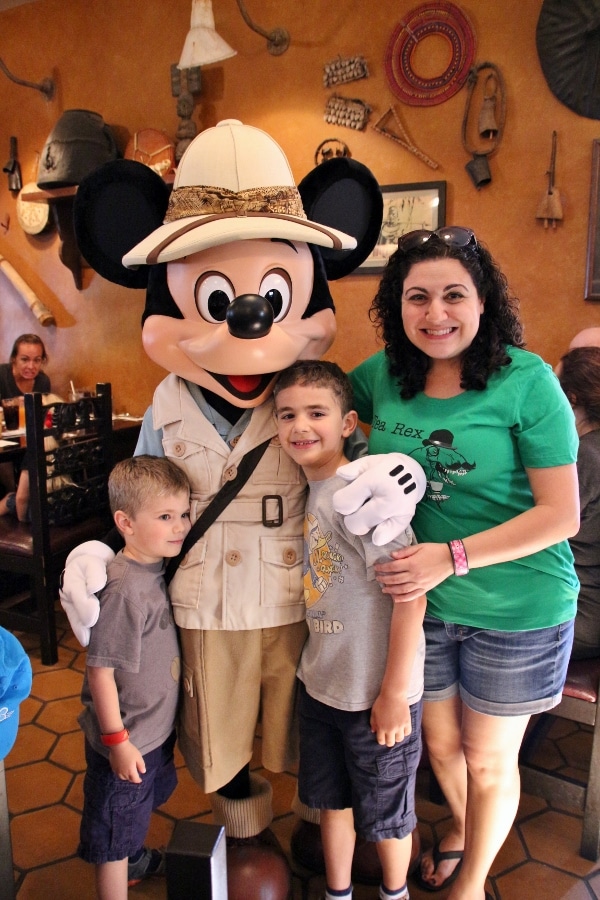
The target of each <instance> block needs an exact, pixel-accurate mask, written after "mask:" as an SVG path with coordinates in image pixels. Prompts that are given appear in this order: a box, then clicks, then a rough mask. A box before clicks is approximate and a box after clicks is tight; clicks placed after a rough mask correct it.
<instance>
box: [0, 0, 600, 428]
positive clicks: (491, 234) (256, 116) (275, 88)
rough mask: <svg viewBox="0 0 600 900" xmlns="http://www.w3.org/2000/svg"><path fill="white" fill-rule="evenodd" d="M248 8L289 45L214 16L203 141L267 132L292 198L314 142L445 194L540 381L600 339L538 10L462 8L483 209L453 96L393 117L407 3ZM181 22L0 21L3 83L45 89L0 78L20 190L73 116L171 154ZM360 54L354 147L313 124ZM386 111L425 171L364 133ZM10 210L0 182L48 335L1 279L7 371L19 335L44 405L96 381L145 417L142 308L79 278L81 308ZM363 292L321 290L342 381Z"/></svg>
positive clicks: (257, 0)
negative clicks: (217, 47)
mask: <svg viewBox="0 0 600 900" xmlns="http://www.w3.org/2000/svg"><path fill="white" fill-rule="evenodd" d="M246 5H247V8H248V11H249V13H250V15H251V16H253V18H254V19H255V21H256V22H257V23H258V24H259V25H260V26H261V27H262V28H265V29H268V28H272V27H274V26H276V25H280V26H284V27H286V28H287V29H288V30H289V32H290V34H291V37H292V41H291V46H290V48H289V50H288V51H287V52H286V53H285V54H284V55H282V56H279V57H275V56H271V55H270V54H269V53H268V52H267V49H266V42H265V40H264V39H263V38H262V37H260V36H259V35H257V34H255V33H254V32H252V31H251V30H250V29H249V28H248V27H247V26H246V24H245V23H244V21H243V20H242V17H241V15H240V12H239V10H238V7H237V4H236V2H235V0H213V8H214V14H215V21H216V27H217V30H218V31H219V33H220V34H221V35H222V36H223V37H224V38H225V39H226V40H227V41H228V42H229V43H230V44H231V45H232V46H233V47H235V48H236V49H237V51H238V55H237V56H235V57H233V58H232V59H229V60H227V61H225V62H223V63H220V64H217V65H215V66H212V67H207V68H205V69H204V70H203V72H202V77H203V89H202V93H201V94H200V95H199V96H198V97H197V102H196V107H195V112H194V121H195V122H196V124H197V126H198V128H199V129H201V128H204V127H207V126H210V125H213V124H215V123H216V122H217V121H219V120H220V119H222V118H226V117H235V118H239V119H242V120H243V121H245V122H248V123H249V124H253V125H257V126H259V127H262V128H264V129H265V130H266V131H268V132H270V133H271V134H272V135H273V136H274V137H275V138H276V139H277V140H278V141H279V143H280V144H281V145H282V146H283V148H284V150H285V152H286V153H287V155H288V158H289V160H290V163H291V166H292V169H293V171H294V173H295V175H296V176H297V178H298V180H299V179H300V178H302V177H303V175H305V174H306V173H307V172H308V171H309V170H310V169H311V168H312V167H313V165H314V153H315V150H316V147H317V146H318V144H319V143H320V142H321V141H322V140H323V139H325V138H328V137H337V138H340V139H341V140H343V141H345V142H346V143H347V144H348V145H349V147H350V150H351V152H352V155H353V157H354V158H356V159H358V160H360V161H362V162H364V163H365V164H366V165H368V166H369V167H370V168H371V169H372V170H373V172H374V173H375V175H376V177H377V178H378V180H379V181H380V183H381V184H399V183H408V182H421V181H432V180H444V181H446V182H447V192H448V199H447V216H446V219H447V221H448V222H454V223H458V224H465V225H470V226H471V227H473V228H474V229H475V230H476V231H477V233H478V235H479V236H480V237H481V238H482V239H483V240H484V241H485V242H486V243H487V244H488V245H489V247H490V248H491V250H492V252H493V253H494V255H495V256H496V258H497V259H498V260H499V262H500V263H501V265H502V267H503V268H504V270H505V272H506V273H507V275H508V278H509V281H510V283H511V286H512V288H513V290H514V292H515V293H516V295H517V296H518V297H519V298H520V299H521V304H522V314H523V319H524V322H525V326H526V337H527V340H528V346H529V347H530V349H532V350H534V351H536V352H538V353H540V354H541V355H542V356H543V357H544V358H545V359H547V360H548V361H549V362H550V363H552V364H554V363H555V362H556V361H557V359H558V358H559V356H560V354H561V352H562V351H563V350H564V349H565V347H566V344H567V343H568V340H569V339H570V337H571V336H572V334H574V333H575V332H576V331H578V330H579V329H581V328H583V327H586V326H589V325H600V307H599V306H598V305H596V304H594V303H589V302H585V301H584V277H585V261H586V244H587V233H588V209H589V186H590V176H591V160H592V141H593V140H594V139H595V138H600V123H599V122H597V121H595V120H592V119H587V118H584V117H581V116H579V115H577V114H576V113H574V112H572V111H570V110H569V109H568V108H567V107H566V106H564V105H563V104H561V103H560V102H559V101H558V100H557V99H556V98H555V97H554V96H553V95H552V93H551V92H550V90H549V88H548V86H547V84H546V82H545V79H544V77H543V74H542V71H541V68H540V65H539V61H538V57H537V53H536V47H535V28H536V23H537V19H538V16H539V11H540V8H541V0H486V2H481V0H462V2H461V3H460V6H461V8H462V9H463V10H464V11H465V12H466V13H467V14H468V16H469V17H470V19H471V21H472V24H473V27H474V30H475V33H476V38H477V52H476V57H475V59H476V62H482V61H485V60H487V61H491V62H493V63H495V64H496V65H497V66H498V67H499V68H500V70H501V72H502V74H503V76H504V79H505V81H506V95H507V104H508V107H507V120H506V129H505V134H504V140H503V142H502V145H501V147H500V149H499V151H498V153H497V154H496V155H495V156H493V157H492V158H491V161H490V167H491V170H492V183H491V184H490V185H488V186H487V187H485V188H483V189H482V190H481V191H476V190H475V188H474V186H473V184H472V183H471V181H470V179H469V176H468V175H467V173H466V171H465V164H466V163H467V162H468V160H469V157H468V156H467V154H466V153H465V151H464V149H463V146H462V141H461V122H462V117H463V112H464V108H465V98H466V90H465V89H464V88H463V89H462V90H461V91H459V92H458V93H457V94H456V95H455V96H454V97H452V98H451V99H450V100H448V101H447V102H445V103H442V104H438V105H436V106H430V107H417V106H409V105H406V104H403V103H401V102H400V101H399V100H398V99H397V98H395V96H394V95H393V94H392V92H391V90H390V88H389V86H388V84H387V80H386V76H385V71H384V65H383V59H384V53H385V48H386V45H387V42H388V40H389V37H390V34H391V32H392V30H393V28H394V26H395V25H396V24H397V22H398V21H399V20H400V19H401V17H402V15H403V13H406V12H408V11H409V10H411V9H413V8H414V7H415V6H417V5H418V3H417V2H414V0H400V2H399V0H393V2H392V0H379V2H378V3H371V2H366V0H336V2H333V3H332V2H325V0H308V2H305V3H296V2H292V0H247V3H246ZM190 8H191V3H190V0H168V2H164V0H126V2H123V0H35V2H32V3H27V4H25V5H23V6H18V7H14V8H12V9H8V10H6V11H4V12H1V13H0V56H1V57H2V59H3V60H4V62H5V63H6V65H7V66H8V67H9V69H10V70H11V71H12V72H14V73H15V74H16V75H18V76H19V77H20V78H24V79H28V80H31V81H39V80H40V79H41V78H42V77H44V76H46V75H50V74H52V75H53V76H54V78H55V79H56V82H57V87H58V90H57V93H56V96H55V98H54V99H53V100H52V101H46V100H45V98H43V97H42V96H41V94H38V93H37V92H35V91H32V90H29V89H26V88H24V87H20V86H17V85H15V84H12V83H11V82H10V81H9V80H8V79H7V78H6V77H5V76H4V75H3V74H1V73H0V157H1V155H2V153H5V155H6V157H7V158H8V150H9V137H10V136H11V135H15V136H16V137H17V138H18V150H19V160H20V164H21V168H22V172H23V181H24V182H31V181H35V180H36V172H37V163H38V159H39V154H40V152H41V150H42V147H43V145H44V142H45V140H46V138H47V136H48V134H49V132H50V131H51V129H52V127H53V125H54V123H55V122H56V121H57V119H58V118H59V116H60V115H61V113H62V112H63V111H64V110H65V109H71V108H84V109H92V110H95V111H97V112H100V113H101V114H102V115H103V116H104V119H105V121H106V122H107V123H109V124H110V125H111V126H112V127H113V128H114V130H115V133H116V135H117V140H118V141H119V143H120V145H121V148H124V146H125V144H126V142H127V140H128V138H129V137H130V136H131V135H132V134H133V133H134V132H135V131H137V130H138V129H141V128H144V127H154V128H159V129H161V130H164V131H166V132H167V133H168V134H169V135H170V136H171V137H172V138H173V140H175V133H176V129H177V125H178V121H179V120H178V118H177V113H176V101H175V99H174V98H173V97H172V96H171V81H170V65H171V63H173V62H176V61H177V60H178V58H179V53H180V51H181V47H182V46H183V41H184V38H185V35H186V33H187V30H188V27H189V18H190ZM427 41H428V43H426V44H425V45H424V46H423V47H422V48H419V53H418V55H417V56H416V57H415V65H418V66H419V71H420V73H421V74H428V75H429V74H435V73H436V66H438V69H437V71H440V69H439V66H440V60H441V61H442V62H443V60H444V58H445V54H446V53H447V49H446V46H445V44H444V42H443V40H442V39H440V38H436V37H433V38H429V39H427ZM356 54H361V55H364V56H365V57H366V59H367V62H368V65H369V70H370V77H369V78H368V79H365V80H362V81H357V82H351V83H348V84H346V85H342V86H340V87H339V88H337V92H338V93H340V94H342V95H343V96H346V97H357V98H360V99H362V100H365V101H366V102H367V103H368V104H369V105H370V106H372V107H373V113H372V115H371V120H370V125H369V126H368V127H367V128H366V130H364V131H362V132H359V131H353V130H351V129H347V128H342V127H339V126H332V125H328V124H327V123H325V121H324V119H323V111H324V107H325V103H326V100H327V98H328V97H329V96H330V94H331V93H333V90H332V89H325V88H324V87H323V84H322V75H323V65H324V64H325V63H326V62H328V61H330V60H331V59H333V58H335V57H337V56H338V55H341V56H353V55H356ZM428 69H430V70H433V71H428ZM391 104H394V105H395V107H396V110H397V112H398V114H399V115H400V118H401V120H402V121H403V123H404V125H405V127H406V129H407V131H408V133H409V134H410V136H411V137H412V139H413V141H414V142H415V143H416V144H417V145H418V146H419V147H421V149H422V150H423V151H425V152H426V153H427V154H428V155H429V156H430V157H432V158H433V159H435V160H437V161H438V162H439V164H440V165H439V169H437V170H435V171H434V170H432V169H431V168H429V167H428V166H427V165H425V163H423V162H422V161H421V160H420V159H418V158H417V157H416V156H413V155H412V154H410V153H408V152H407V151H406V150H404V149H403V148H402V147H400V146H399V145H397V144H396V143H394V142H393V141H390V140H387V139H386V138H385V137H382V136H381V135H379V134H377V133H376V132H375V131H374V130H373V129H372V127H371V125H372V124H373V123H374V122H375V121H377V119H378V118H379V117H380V116H381V115H382V114H383V113H384V112H385V110H386V109H388V108H389V106H390V105H391ZM553 129H556V131H557V132H558V155H557V167H556V184H557V186H558V188H559V190H560V195H561V198H562V203H563V209H564V220H563V222H562V223H561V224H560V225H559V226H558V228H557V229H556V230H555V231H554V230H552V229H549V230H547V231H546V230H544V228H543V226H542V225H541V223H540V222H538V221H536V218H535V214H536V210H537V206H538V203H539V201H540V199H541V197H542V195H543V193H544V191H545V189H546V183H547V181H546V176H545V173H546V170H547V168H548V163H549V157H550V148H551V133H552V130H553ZM0 161H2V160H1V159H0ZM15 201H16V198H15V196H14V195H13V194H11V193H10V192H9V191H8V186H7V180H6V177H5V176H2V177H0V255H2V256H4V257H5V258H6V259H8V260H9V261H10V262H11V263H12V264H13V266H14V267H15V268H16V269H17V270H18V272H19V273H20V274H21V276H22V277H23V278H24V279H25V280H26V281H27V282H28V283H29V285H30V286H31V287H32V288H33V290H34V291H35V292H36V293H37V294H38V296H39V297H40V299H41V300H42V301H43V302H44V303H45V304H46V305H47V306H48V307H49V308H50V309H51V311H52V312H53V313H54V316H55V318H56V326H50V327H47V328H43V329H42V328H41V326H40V325H39V323H38V322H37V320H36V319H35V318H34V317H33V315H32V314H31V312H30V311H29V309H28V307H26V306H25V304H24V302H23V300H22V299H21V297H20V296H19V294H18V293H17V292H16V291H15V290H14V289H13V288H12V287H11V285H10V284H9V282H8V281H7V280H6V278H5V277H4V275H2V273H1V272H0V358H2V359H6V358H7V356H8V353H9V350H10V346H11V344H12V340H13V338H14V336H15V335H16V334H18V333H20V332H22V331H36V330H37V331H39V332H40V333H42V334H43V337H44V339H45V340H46V342H47V346H48V350H49V354H50V357H51V362H50V365H49V370H48V371H49V374H50V375H51V377H52V380H53V386H54V388H55V389H56V390H59V391H64V390H66V389H67V385H68V382H69V380H70V379H73V380H74V381H75V382H76V383H77V384H79V385H83V384H90V383H93V382H94V381H95V380H97V379H99V380H110V381H112V382H113V385H114V394H115V406H116V408H117V409H118V410H128V411H129V412H131V413H139V412H141V411H143V409H144V408H145V407H146V405H147V404H148V402H149V400H150V399H151V396H152V390H153V388H154V386H155V385H156V383H157V382H158V380H159V379H160V377H161V374H162V373H161V370H160V369H159V368H158V367H156V366H155V365H154V364H152V363H151V362H150V361H149V360H147V358H146V357H145V355H144V353H143V351H142V349H141V342H140V332H139V319H140V314H141V312H142V309H143V299H144V298H143V292H141V291H128V290H125V289H123V288H120V287H116V286H114V285H111V284H109V283H108V282H106V281H105V280H103V279H102V278H100V277H99V276H98V275H96V274H95V273H94V272H93V271H91V270H89V269H85V270H84V274H83V289H82V290H81V291H78V290H77V289H76V288H75V284H74V281H73V277H72V274H71V272H70V271H69V270H68V269H67V268H66V267H65V266H64V265H63V264H62V263H61V262H60V259H59V245H60V241H59V237H58V235H57V233H56V230H52V231H50V232H49V233H48V234H47V235H43V236H41V237H32V236H29V235H26V234H25V233H24V232H23V231H22V229H21V228H20V226H19V224H18V222H17V216H16V209H15ZM7 226H8V227H7ZM375 287H376V276H375V275H353V276H350V277H348V278H346V279H344V280H343V281H341V282H339V283H337V284H335V285H334V287H333V292H334V296H335V299H336V303H337V308H338V322H339V337H338V339H337V341H336V343H335V345H334V347H333V348H332V350H331V351H330V353H329V354H328V355H329V356H330V357H331V358H335V359H337V360H338V361H339V362H340V363H341V364H342V365H344V366H346V367H349V366H351V365H353V364H355V363H356V362H358V361H360V360H361V359H362V358H364V356H366V355H367V354H368V353H370V352H372V351H373V349H374V348H375V346H376V343H375V338H374V335H373V331H372V328H371V326H370V324H369V322H368V318H367V309H368V306H369V302H370V300H371V297H372V295H373V293H374V290H375Z"/></svg>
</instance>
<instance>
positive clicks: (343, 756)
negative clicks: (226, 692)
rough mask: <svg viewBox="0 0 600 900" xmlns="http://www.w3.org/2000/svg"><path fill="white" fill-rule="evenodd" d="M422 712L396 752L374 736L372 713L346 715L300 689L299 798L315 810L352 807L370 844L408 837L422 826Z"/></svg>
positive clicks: (417, 707)
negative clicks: (418, 801) (418, 805)
mask: <svg viewBox="0 0 600 900" xmlns="http://www.w3.org/2000/svg"><path fill="white" fill-rule="evenodd" d="M421 711H422V703H421V701H418V702H417V703H414V704H413V705H412V706H411V707H410V716H411V724H412V732H411V734H410V735H409V736H408V737H406V738H404V740H403V741H401V742H400V743H399V744H395V745H394V746H393V747H385V746H383V747H382V746H381V745H380V744H378V743H377V737H376V736H375V735H374V734H373V732H372V731H371V726H370V724H369V720H370V717H371V710H370V709H365V710H361V711H360V712H346V711H345V710H341V709H334V708H333V707H331V706H326V705H325V704H324V703H320V702H319V701H318V700H314V699H313V698H312V697H310V696H309V695H308V693H307V691H306V688H305V687H304V684H303V683H302V682H300V684H299V713H300V766H299V769H298V795H299V797H300V800H301V801H302V803H305V804H306V805H307V806H310V807H311V808H312V809H346V808H348V807H352V809H353V812H354V827H355V829H356V832H357V834H359V835H360V836H361V837H363V838H365V839H366V840H368V841H382V840H384V839H387V838H404V837H406V836H407V835H409V834H410V833H411V831H412V830H413V829H414V828H415V826H416V824H417V818H416V815H415V781H416V775H417V766H418V764H419V759H420V757H421Z"/></svg>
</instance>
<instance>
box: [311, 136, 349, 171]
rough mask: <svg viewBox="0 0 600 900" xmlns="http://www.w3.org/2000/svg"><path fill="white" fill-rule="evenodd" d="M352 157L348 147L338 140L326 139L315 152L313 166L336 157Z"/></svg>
mask: <svg viewBox="0 0 600 900" xmlns="http://www.w3.org/2000/svg"><path fill="white" fill-rule="evenodd" d="M340 156H341V157H344V156H352V154H351V153H350V147H349V146H348V144H345V143H344V142H343V141H340V140H339V139H338V138H326V139H325V140H324V141H321V143H320V144H319V146H318V147H317V149H316V150H315V165H317V166H318V165H319V164H320V163H324V162H327V160H329V159H335V158H336V157H340Z"/></svg>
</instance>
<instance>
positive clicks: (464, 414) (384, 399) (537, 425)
mask: <svg viewBox="0 0 600 900" xmlns="http://www.w3.org/2000/svg"><path fill="white" fill-rule="evenodd" d="M508 353H509V356H510V357H511V364H510V365H509V366H504V367H502V368H501V369H500V370H499V371H498V372H494V373H493V374H492V376H491V377H490V379H489V381H488V385H487V388H486V389H485V390H484V391H465V392H464V393H462V394H459V395H457V396H456V397H451V398H450V399H446V400H439V399H435V398H432V397H427V396H426V395H425V394H423V393H421V394H418V395H417V396H416V397H413V398H412V399H411V400H402V399H401V398H400V389H399V387H398V384H397V381H396V379H395V378H393V377H391V376H390V373H389V368H388V364H387V359H386V357H385V354H384V353H383V352H380V353H377V354H375V355H374V356H372V357H370V359H368V360H366V361H365V362H364V363H362V364H361V365H360V366H358V367H357V368H356V369H354V370H353V372H351V373H350V379H351V381H352V385H353V387H354V392H355V406H356V409H357V411H358V415H359V418H360V420H361V421H362V422H366V423H368V424H371V425H372V430H371V433H370V436H369V452H370V453H389V452H391V451H400V452H402V453H406V454H408V455H409V456H413V457H414V458H415V459H417V460H418V462H420V463H421V465H422V466H423V468H424V470H425V475H426V477H427V490H426V493H425V497H424V498H423V500H421V502H420V503H419V504H418V506H417V512H416V515H415V517H414V519H413V522H412V525H413V528H414V531H415V534H416V536H417V540H418V541H419V542H420V543H425V542H428V541H434V542H442V543H446V542H447V541H450V540H453V539H454V538H465V537H468V536H469V535H471V534H475V533H477V532H480V531H484V530H485V529H487V528H493V527H494V526H496V525H499V524H500V523H502V522H505V521H507V520H508V519H511V518H513V517H514V516H517V515H519V513H521V512H523V511H524V510H526V509H529V508H530V507H531V506H532V505H533V497H532V494H531V489H530V487H529V481H528V478H527V473H526V472H525V467H527V468H545V467H551V466H562V465H567V464H569V463H574V462H575V461H576V458H577V443H578V442H577V433H576V431H575V423H574V416H573V412H572V410H571V408H570V406H569V403H568V401H567V398H566V397H565V395H564V393H563V391H562V389H561V387H560V384H559V382H558V379H557V378H556V376H555V375H554V373H553V372H552V369H551V368H550V366H548V365H547V364H546V363H544V362H543V360H542V359H540V357H539V356H536V355H535V354H533V353H529V352H527V351H525V350H520V349H516V348H512V347H511V348H508ZM577 590H578V582H577V578H576V576H575V571H574V568H573V557H572V554H571V551H570V549H569V545H568V542H567V541H561V542H560V543H558V544H554V545H553V546H552V547H549V548H548V549H546V550H542V551H540V552H539V553H534V554H531V555H529V556H525V557H523V558H522V559H517V560H514V561H513V562H508V563H502V564H499V565H494V566H486V567H485V568H482V569H472V570H471V572H470V573H469V575H467V576H466V577H462V578H457V577H456V576H451V577H450V578H447V579H446V580H445V581H444V582H443V583H442V584H441V585H439V586H438V587H437V588H435V589H434V590H431V591H428V592H427V611H428V613H430V614H431V615H434V616H437V617H438V618H440V619H444V620H446V621H450V622H456V623H459V624H463V625H472V626H475V627H481V628H491V629H497V630H500V631H513V630H517V631H518V630H527V629H532V628H545V627H549V626H551V625H557V624H559V623H560V622H566V621H567V620H569V619H571V618H572V617H573V616H574V615H575V604H576V599H577Z"/></svg>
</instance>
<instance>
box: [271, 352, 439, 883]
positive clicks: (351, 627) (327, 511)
mask: <svg viewBox="0 0 600 900" xmlns="http://www.w3.org/2000/svg"><path fill="white" fill-rule="evenodd" d="M274 399H275V409H276V415H277V422H278V427H279V438H280V440H281V445H282V448H283V449H284V450H285V451H286V452H287V453H288V454H289V455H290V456H291V457H292V459H293V460H294V461H295V462H297V463H298V464H299V465H300V466H302V469H303V471H304V474H305V475H306V478H307V481H308V484H309V495H308V500H307V506H306V517H305V524H304V536H305V547H304V555H305V558H304V599H305V602H306V618H307V623H308V626H309V637H308V639H307V642H306V644H305V646H304V650H303V651H302V657H301V660H300V664H299V666H298V677H299V679H300V705H299V713H300V768H299V774H298V792H299V796H300V800H301V801H302V802H303V803H305V804H306V805H307V806H309V807H312V808H313V809H319V810H320V812H321V835H322V841H323V853H324V857H325V873H326V881H327V893H326V895H325V896H326V900H333V898H335V900H339V898H342V900H346V898H350V897H351V896H352V885H351V868H352V856H353V851H354V843H355V835H356V833H359V834H360V835H361V836H362V837H364V838H365V839H366V840H368V841H374V842H375V843H376V845H377V852H378V854H379V859H380V862H381V866H382V870H383V883H382V884H381V886H380V888H379V896H380V898H381V900H407V898H408V888H407V886H406V876H407V872H408V866H409V862H410V854H411V847H412V840H411V834H412V830H413V828H414V827H415V825H416V816H415V804H414V789H415V778H416V770H417V765H418V762H419V758H420V753H421V695H422V692H423V661H424V652H425V642H424V637H423V628H422V624H423V616H424V612H425V597H421V598H419V599H418V600H414V601H411V602H410V603H394V602H393V601H392V599H391V597H389V596H388V595H387V594H384V593H382V589H381V588H380V586H379V584H378V582H377V581H376V580H375V575H374V572H373V565H374V563H376V562H377V561H378V560H381V559H382V557H384V556H385V557H387V556H388V554H389V553H390V552H391V551H392V550H395V549H398V548H399V547H406V546H407V545H409V544H411V543H414V542H415V539H414V535H413V533H412V530H411V528H410V527H409V522H410V520H411V518H412V516H413V514H414V510H415V506H416V503H417V502H418V500H420V499H421V497H422V496H423V493H424V490H425V475H424V473H423V470H422V469H421V467H420V466H419V464H418V463H415V461H414V460H412V459H410V458H409V457H406V467H405V471H404V472H403V475H404V476H405V478H406V481H405V498H406V507H405V509H399V510H398V516H404V517H405V521H406V530H405V532H404V533H403V534H402V535H401V537H400V539H399V540H398V541H396V542H394V543H390V544H388V545H386V547H385V548H381V547H376V546H374V545H373V543H372V541H371V537H370V535H361V536H356V535H354V534H351V533H350V532H349V531H348V530H347V528H346V526H345V524H344V519H343V517H342V516H341V515H340V514H338V513H336V512H335V511H334V509H333V504H332V496H333V494H334V493H335V492H336V491H337V490H338V489H339V488H341V487H343V486H344V485H345V484H346V482H345V481H343V479H342V478H341V477H340V476H338V475H336V470H337V468H338V467H339V466H341V465H343V464H344V463H345V462H346V461H347V460H346V459H345V457H344V441H345V439H346V438H347V437H349V436H350V435H351V434H352V432H353V431H354V429H355V428H356V425H357V415H356V412H355V411H354V410H353V409H352V404H353V399H352V387H351V385H350V382H349V380H348V379H347V377H346V376H345V375H344V373H343V372H342V371H341V369H340V368H339V366H337V365H336V364H335V363H330V362H315V361H300V362H297V363H295V364H294V365H293V366H290V368H289V369H286V370H285V371H284V372H282V373H281V375H280V376H279V379H278V381H277V383H276V385H275V390H274Z"/></svg>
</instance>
